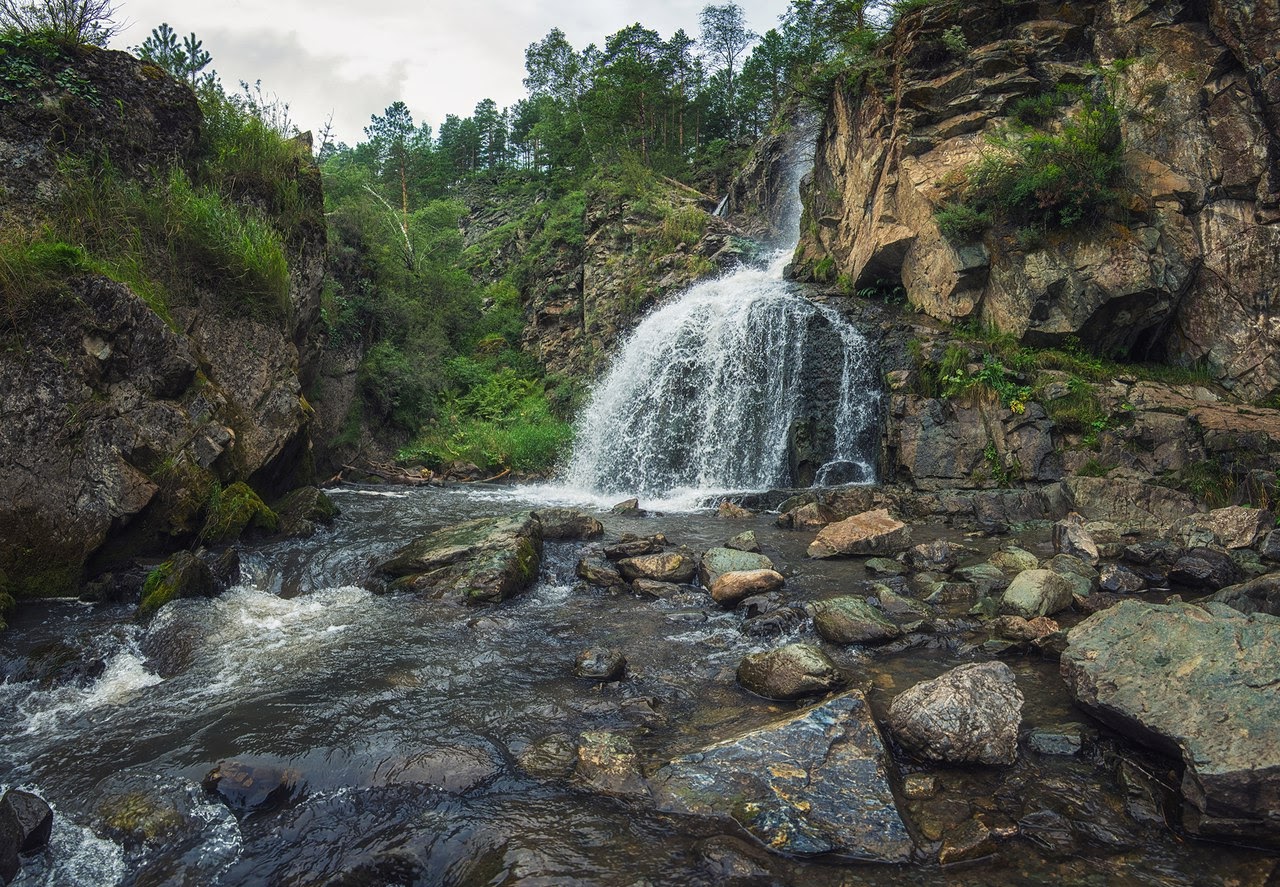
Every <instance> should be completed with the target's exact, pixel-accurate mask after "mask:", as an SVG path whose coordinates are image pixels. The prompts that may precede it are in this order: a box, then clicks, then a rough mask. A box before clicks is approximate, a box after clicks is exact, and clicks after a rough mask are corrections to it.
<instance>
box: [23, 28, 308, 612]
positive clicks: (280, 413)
mask: <svg viewBox="0 0 1280 887" xmlns="http://www.w3.org/2000/svg"><path fill="white" fill-rule="evenodd" d="M59 52H62V53H64V54H63V55H56V54H55V55H51V56H48V57H45V58H42V59H40V60H37V62H38V64H39V65H54V66H55V67H58V68H59V69H60V70H62V71H63V72H64V73H65V74H66V76H65V77H63V78H62V80H61V81H59V80H58V79H57V78H56V77H53V76H52V74H51V75H50V77H49V78H48V79H47V80H41V81H40V83H41V84H43V85H41V86H39V87H32V88H33V89H36V90H37V92H38V94H32V95H28V94H26V92H22V93H21V94H20V95H18V97H17V100H16V101H8V102H6V104H5V109H4V113H3V114H0V190H2V191H3V193H4V195H5V200H4V202H3V203H4V206H3V208H0V216H2V217H3V219H0V221H4V222H5V228H6V231H7V232H13V231H23V230H27V231H30V230H37V229H38V228H39V226H40V225H41V224H42V220H43V219H46V218H48V216H49V214H50V213H51V212H54V211H56V210H55V208H56V205H57V203H58V201H60V200H62V199H65V198H64V195H62V194H61V193H60V189H61V188H63V187H64V184H63V179H62V178H61V172H60V167H59V164H60V163H61V162H62V161H63V159H64V158H65V157H67V156H68V155H69V154H75V155H77V156H79V157H81V158H85V162H88V163H93V162H95V161H94V158H99V157H102V156H109V157H110V161H111V165H112V168H113V170H114V174H115V175H116V176H118V177H120V178H121V179H122V180H124V181H126V182H138V183H140V184H141V186H143V187H146V186H148V185H150V184H151V183H154V182H156V181H160V180H163V179H164V178H165V177H166V176H168V174H169V171H170V170H171V169H172V168H174V167H175V165H176V166H179V167H182V166H186V167H188V168H189V169H190V168H192V165H193V164H196V163H198V162H200V161H201V157H200V151H201V150H202V148H201V140H200V126H201V118H200V111H199V108H198V107H197V105H196V102H195V98H194V96H193V95H192V93H191V91H190V90H189V89H188V88H187V87H185V86H184V85H182V84H180V83H178V82H177V81H175V80H173V79H172V78H171V77H170V76H169V75H168V74H166V73H164V72H163V71H161V70H160V69H159V68H157V67H155V66H154V65H149V64H146V63H143V62H141V61H139V60H137V59H134V58H133V57H131V56H129V55H126V54H124V53H119V52H110V51H105V50H98V49H94V48H92V47H80V48H79V49H75V50H71V49H68V50H60V51H59ZM51 70H52V69H51ZM68 78H70V79H68ZM72 81H75V82H76V83H79V84H80V85H79V86H77V87H76V88H75V89H73V90H70V91H68V90H67V88H66V87H65V83H69V82H72ZM90 93H92V96H93V98H94V100H93V101H85V100H84V99H85V96H86V95H89V94H90ZM68 103H70V105H69V104H68ZM77 103H79V104H77ZM81 105H83V107H80V106H81ZM67 114H72V115H73V116H74V119H75V120H76V126H75V127H70V128H69V127H67V126H66V125H65V121H66V120H67V119H70V118H68V117H67V116H65V115H67ZM296 149H297V163H296V164H295V169H294V173H293V175H294V176H295V178H296V184H297V191H298V194H299V195H300V198H301V203H300V211H301V214H302V218H301V220H299V221H298V222H297V226H296V227H294V228H291V229H290V230H287V231H281V235H282V240H283V241H284V244H285V248H286V254H287V259H288V261H289V272H290V276H289V292H288V304H287V305H284V304H282V305H280V306H278V307H279V311H278V312H277V313H271V312H266V313H261V312H252V311H247V310H245V309H244V307H243V306H240V305H237V304H236V303H235V299H232V298H228V297H225V296H224V294H222V293H221V292H220V291H219V288H218V286H217V285H216V283H214V284H211V285H209V287H208V288H207V289H202V288H200V287H197V288H196V289H197V292H195V293H194V294H193V295H191V297H190V298H189V299H188V298H187V297H186V296H184V297H183V302H182V304H170V305H168V306H167V313H166V310H165V309H164V307H163V306H160V310H159V311H157V310H153V308H152V307H151V305H150V304H149V303H148V301H145V300H144V299H143V298H142V297H141V296H140V295H139V294H138V293H136V292H134V291H133V290H131V289H130V288H129V287H127V286H125V285H123V284H121V283H118V282H116V281H114V280H110V279H107V278H106V277H103V276H100V275H98V274H93V273H75V272H74V271H72V272H69V273H68V274H67V275H66V276H65V277H62V278H58V279H56V280H54V281H52V282H51V283H50V286H51V287H52V289H51V291H50V292H49V293H47V294H45V295H44V297H42V299H41V309H40V310H39V311H30V310H17V311H6V312H5V319H4V320H3V321H0V336H3V337H4V338H5V339H6V341H12V343H14V345H13V347H5V348H3V349H0V588H2V589H8V590H9V591H11V592H12V593H13V594H14V595H15V596H16V597H19V598H22V597H39V596H48V595H65V594H71V593H74V592H76V591H77V589H78V586H79V584H80V582H81V581H82V579H84V578H86V577H87V576H88V575H89V574H92V573H96V572H98V571H100V570H102V569H107V568H111V567H114V566H116V565H117V564H118V562H120V561H125V560H128V559H129V558H131V557H134V556H136V555H138V554H140V553H153V552H157V551H166V550H172V548H173V547H174V546H175V545H176V544H178V543H186V542H189V541H191V540H192V539H193V538H194V537H195V535H196V533H197V531H198V530H199V529H200V526H201V521H202V519H203V517H204V511H205V508H206V505H207V504H208V502H209V501H210V498H211V496H212V495H213V494H214V493H215V491H216V490H217V488H218V485H219V484H231V483H233V482H236V481H247V482H249V483H250V484H251V485H252V486H254V487H255V488H257V489H259V490H260V491H261V492H262V493H263V494H264V495H275V494H278V493H280V492H283V491H284V490H285V489H288V488H290V487H292V486H296V485H297V484H298V483H300V482H303V481H305V480H306V479H307V478H306V474H307V471H308V468H307V466H308V465H309V461H308V451H309V447H310V443H309V438H308V434H307V427H308V423H309V420H310V414H311V411H310V407H309V405H308V404H307V403H306V400H305V399H304V398H303V396H302V383H303V379H304V378H305V377H306V376H307V374H308V372H309V368H310V362H311V361H314V358H315V356H316V346H315V330H316V327H317V321H318V318H319V305H320V275H321V270H322V268H321V266H322V258H323V253H324V225H323V216H322V211H323V206H322V195H321V193H320V185H319V174H318V172H317V170H316V169H315V167H314V164H313V163H312V162H311V160H310V153H309V151H308V150H307V146H306V145H305V144H304V143H299V144H298V145H297V146H296ZM98 172H100V170H94V169H91V170H90V174H97V173H98ZM271 184H272V186H273V187H274V185H275V183H271ZM259 197H260V195H256V194H254V193H251V192H250V191H247V190H246V191H245V192H244V193H242V194H239V193H238V194H236V195H235V199H237V200H240V201H242V202H243V205H245V206H248V205H255V206H256V205H257V204H258V202H259ZM152 270H153V271H156V269H152ZM165 273H181V272H179V271H174V270H172V269H170V270H169V271H163V272H157V276H158V277H160V278H163V277H164V274H165ZM3 295H4V296H5V298H6V300H7V299H8V298H10V296H11V295H12V294H11V293H4V294H3ZM148 298H150V299H152V301H154V298H155V296H154V294H148ZM8 304H9V303H8V302H7V301H6V305H8ZM108 542H110V544H109V545H108V544H107V543H108Z"/></svg>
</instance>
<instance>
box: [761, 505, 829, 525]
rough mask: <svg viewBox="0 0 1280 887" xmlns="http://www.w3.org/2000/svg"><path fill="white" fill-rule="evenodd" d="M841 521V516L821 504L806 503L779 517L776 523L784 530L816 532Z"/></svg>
mask: <svg viewBox="0 0 1280 887" xmlns="http://www.w3.org/2000/svg"><path fill="white" fill-rule="evenodd" d="M839 519H840V515H838V514H836V513H835V512H834V511H832V510H831V509H830V508H828V507H827V506H825V505H823V504H821V503H820V502H806V503H805V504H804V505H798V506H796V507H795V508H792V509H791V510H790V511H785V512H783V513H782V514H780V515H778V520H777V521H776V523H777V525H778V526H779V527H782V528H783V529H784V530H816V529H819V528H821V527H825V526H826V525H827V524H830V523H834V522H836V521H837V520H839Z"/></svg>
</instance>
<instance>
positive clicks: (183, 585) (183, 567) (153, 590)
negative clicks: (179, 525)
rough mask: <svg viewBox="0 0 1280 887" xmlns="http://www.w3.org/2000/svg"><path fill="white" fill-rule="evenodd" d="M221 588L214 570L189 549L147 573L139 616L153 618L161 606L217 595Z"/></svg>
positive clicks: (143, 618)
mask: <svg viewBox="0 0 1280 887" xmlns="http://www.w3.org/2000/svg"><path fill="white" fill-rule="evenodd" d="M219 591H220V588H219V586H218V582H217V580H216V579H214V576H213V571H211V570H210V569H209V567H208V565H207V564H205V562H204V561H202V560H200V558H198V557H196V556H195V555H194V554H192V553H191V552H189V551H180V552H178V553H177V554H175V555H174V556H173V557H171V558H169V559H168V560H167V561H165V562H164V563H163V564H161V565H160V566H158V567H156V568H155V569H154V570H152V571H151V572H150V573H148V574H147V580H146V582H145V583H144V584H143V586H142V600H141V602H140V603H139V604H138V618H139V619H141V620H147V619H150V618H151V617H152V616H154V615H155V614H156V611H158V610H159V609H160V608H161V607H163V606H164V605H165V604H167V603H169V602H170V601H175V600H177V599H179V598H202V597H206V598H207V597H216V596H217V595H218V593H219Z"/></svg>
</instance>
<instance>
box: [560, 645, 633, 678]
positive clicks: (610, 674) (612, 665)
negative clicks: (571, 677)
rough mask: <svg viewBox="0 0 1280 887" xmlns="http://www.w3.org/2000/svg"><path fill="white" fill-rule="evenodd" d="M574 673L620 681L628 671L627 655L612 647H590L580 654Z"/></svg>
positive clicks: (574, 664) (584, 676)
mask: <svg viewBox="0 0 1280 887" xmlns="http://www.w3.org/2000/svg"><path fill="white" fill-rule="evenodd" d="M573 673H574V674H575V675H577V676H578V677H580V678H588V679H590V680H593V681H620V680H622V678H623V676H624V675H625V674H626V673H627V657H625V656H623V655H622V651H621V650H614V649H612V648H610V647H589V648H588V649H586V650H583V651H582V652H581V653H579V654H578V658H577V659H576V660H575V661H574V663H573Z"/></svg>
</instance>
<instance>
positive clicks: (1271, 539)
mask: <svg viewBox="0 0 1280 887" xmlns="http://www.w3.org/2000/svg"><path fill="white" fill-rule="evenodd" d="M1258 554H1259V555H1261V556H1262V558H1263V559H1265V560H1269V561H1280V530H1272V531H1271V532H1270V533H1268V534H1267V535H1266V536H1264V537H1263V539H1262V541H1261V542H1260V543H1258Z"/></svg>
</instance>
